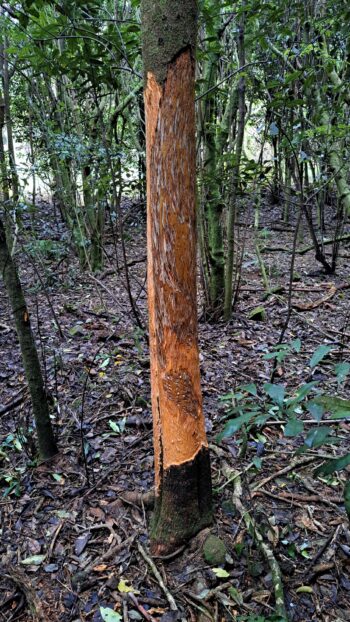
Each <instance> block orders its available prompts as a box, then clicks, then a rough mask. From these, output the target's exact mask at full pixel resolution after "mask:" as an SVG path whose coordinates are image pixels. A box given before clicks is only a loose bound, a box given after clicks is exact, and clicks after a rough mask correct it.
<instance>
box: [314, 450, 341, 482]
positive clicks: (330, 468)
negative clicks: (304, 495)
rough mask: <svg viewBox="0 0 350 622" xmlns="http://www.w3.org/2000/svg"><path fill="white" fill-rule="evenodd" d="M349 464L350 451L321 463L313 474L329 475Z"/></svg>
mask: <svg viewBox="0 0 350 622" xmlns="http://www.w3.org/2000/svg"><path fill="white" fill-rule="evenodd" d="M349 464H350V453H348V454H345V455H344V456H341V458H336V459H335V460H328V461H327V462H326V463H325V464H321V466H320V467H318V468H317V469H315V471H314V475H315V476H316V477H317V476H318V475H331V474H332V473H334V472H335V471H341V470H342V469H345V467H347V466H348V465H349Z"/></svg>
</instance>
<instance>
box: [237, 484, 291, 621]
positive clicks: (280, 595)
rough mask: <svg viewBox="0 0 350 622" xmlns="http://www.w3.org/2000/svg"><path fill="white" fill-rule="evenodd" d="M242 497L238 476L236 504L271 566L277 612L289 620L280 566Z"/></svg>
mask: <svg viewBox="0 0 350 622" xmlns="http://www.w3.org/2000/svg"><path fill="white" fill-rule="evenodd" d="M241 497H242V484H241V479H240V477H237V478H236V479H235V483H234V494H233V503H234V505H235V506H236V508H237V510H238V512H239V513H240V515H241V517H242V519H243V520H244V522H245V525H246V528H247V531H248V533H250V534H252V535H253V537H254V540H255V542H256V544H257V546H258V548H259V549H260V552H261V553H262V555H263V556H264V557H265V559H266V561H267V563H268V565H269V567H270V570H271V578H272V583H273V588H274V592H275V603H276V614H277V615H278V616H280V617H281V618H282V620H288V618H287V611H286V606H285V602H284V592H283V583H282V575H281V570H280V567H279V565H278V562H277V560H276V558H275V556H274V554H273V551H272V549H271V548H270V546H269V545H268V544H267V542H265V541H264V538H263V537H262V535H261V533H260V531H259V529H258V526H257V524H256V522H255V520H254V518H253V517H252V516H251V515H250V514H249V512H248V510H247V509H246V508H245V507H244V505H243V503H242V500H241Z"/></svg>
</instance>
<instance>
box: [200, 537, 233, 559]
mask: <svg viewBox="0 0 350 622" xmlns="http://www.w3.org/2000/svg"><path fill="white" fill-rule="evenodd" d="M226 553H227V549H226V546H225V543H224V542H223V541H222V540H220V538H217V536H213V535H210V536H208V538H207V539H206V541H205V542H204V546H203V555H204V559H205V561H207V562H208V564H210V565H211V566H221V565H222V564H224V563H225V557H226Z"/></svg>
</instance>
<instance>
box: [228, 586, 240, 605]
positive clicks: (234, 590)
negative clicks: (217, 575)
mask: <svg viewBox="0 0 350 622" xmlns="http://www.w3.org/2000/svg"><path fill="white" fill-rule="evenodd" d="M228 593H229V594H230V596H231V598H232V599H233V600H234V601H235V603H237V605H243V595H242V592H239V591H238V590H237V588H235V587H233V586H232V587H229V588H228Z"/></svg>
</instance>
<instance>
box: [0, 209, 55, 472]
mask: <svg viewBox="0 0 350 622" xmlns="http://www.w3.org/2000/svg"><path fill="white" fill-rule="evenodd" d="M0 273H1V276H2V278H3V280H4V285H5V288H6V291H7V295H8V297H9V300H10V304H11V308H12V313H13V317H14V320H15V326H16V331H17V335H18V340H19V344H20V348H21V354H22V360H23V366H24V371H25V374H26V378H27V382H28V386H29V391H30V395H31V399H32V406H33V414H34V418H35V427H36V433H37V438H38V445H39V454H40V457H41V458H42V459H43V460H47V459H49V458H52V456H54V455H55V454H56V453H57V447H56V443H55V439H54V435H53V430H52V426H51V420H50V415H49V407H48V403H47V396H46V392H45V388H44V382H43V377H42V374H41V369H40V363H39V358H38V353H37V350H36V345H35V341H34V337H33V333H32V330H31V326H30V319H29V313H28V310H27V306H26V303H25V300H24V295H23V291H22V286H21V283H20V280H19V277H18V272H17V268H16V265H15V263H14V261H13V259H12V257H11V255H10V252H9V249H8V247H7V242H6V235H5V229H4V226H3V224H2V221H1V220H0Z"/></svg>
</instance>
